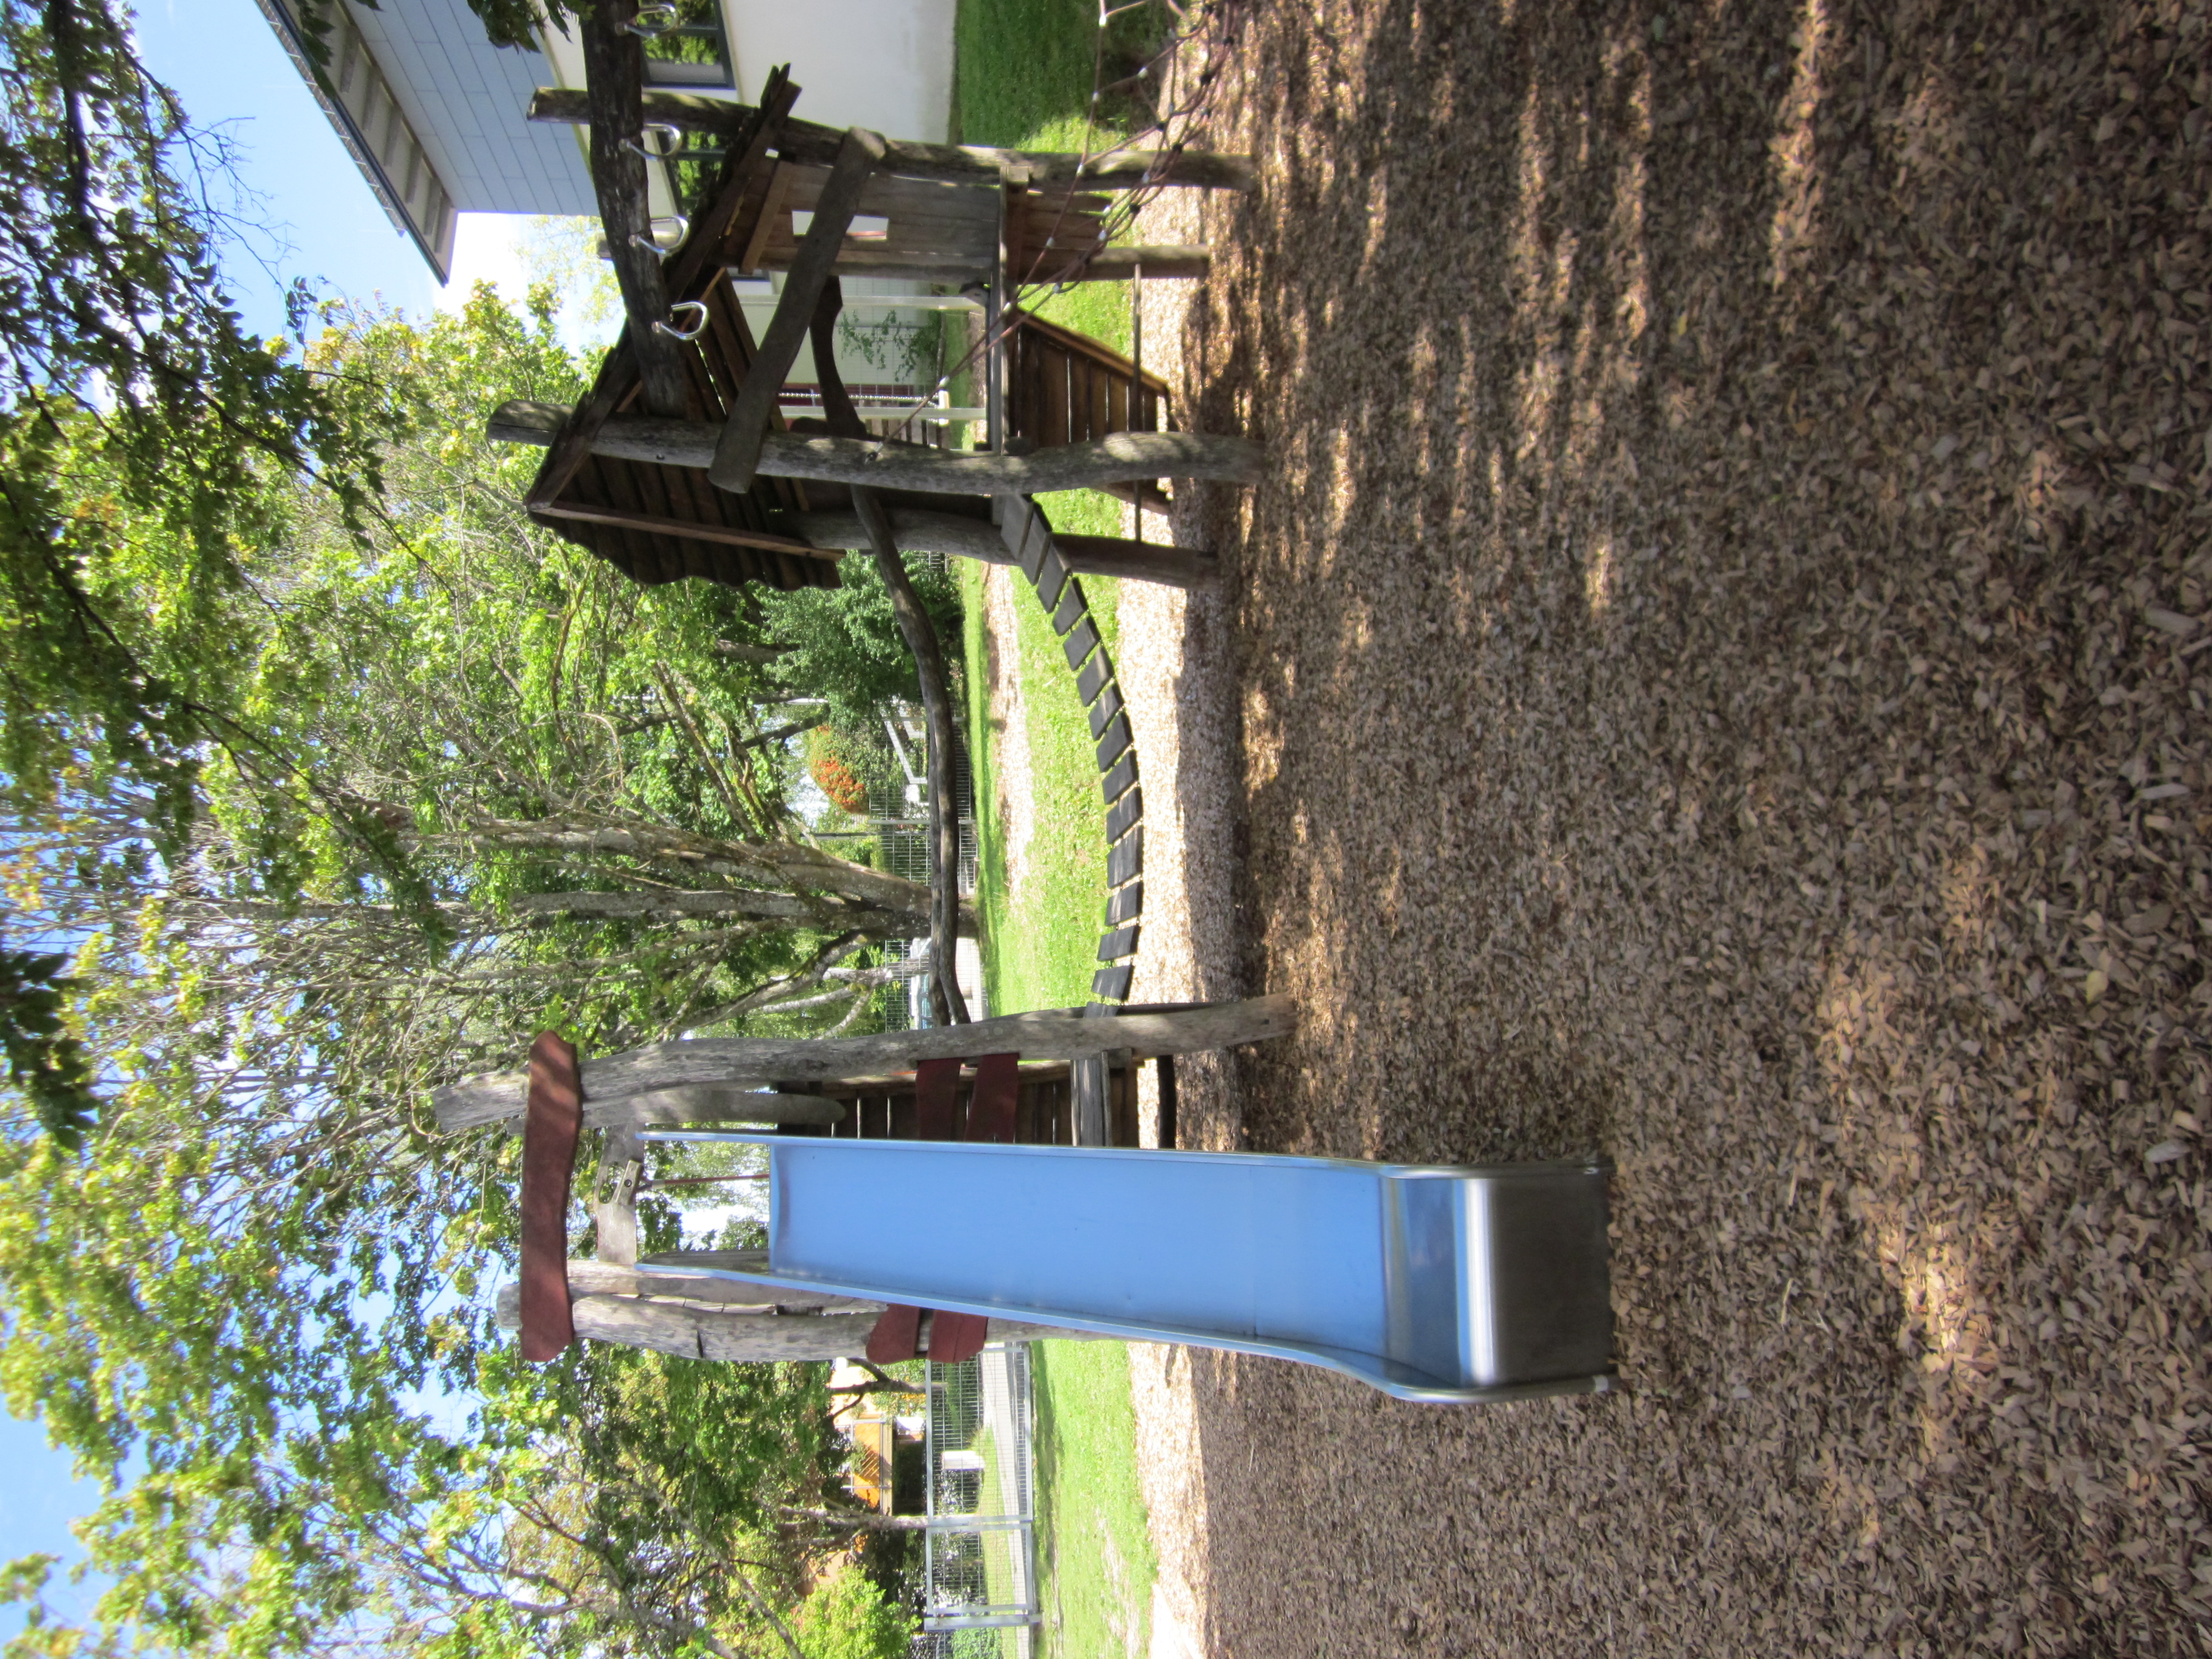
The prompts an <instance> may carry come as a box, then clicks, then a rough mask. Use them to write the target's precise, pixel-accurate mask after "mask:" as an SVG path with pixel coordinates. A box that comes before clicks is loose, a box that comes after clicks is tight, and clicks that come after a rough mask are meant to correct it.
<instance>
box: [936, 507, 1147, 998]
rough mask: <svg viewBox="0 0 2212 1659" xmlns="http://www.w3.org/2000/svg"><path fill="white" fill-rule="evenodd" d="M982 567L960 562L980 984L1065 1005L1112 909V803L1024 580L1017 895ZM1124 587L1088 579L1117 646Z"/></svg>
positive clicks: (1076, 991)
mask: <svg viewBox="0 0 2212 1659" xmlns="http://www.w3.org/2000/svg"><path fill="white" fill-rule="evenodd" d="M1044 507H1045V511H1046V512H1047V513H1048V514H1050V515H1051V517H1052V519H1053V520H1054V524H1055V525H1059V524H1062V523H1064V522H1065V521H1066V514H1065V513H1064V512H1063V510H1062V509H1063V507H1064V501H1063V498H1059V497H1053V496H1047V497H1045V498H1044ZM1015 580H1016V583H1017V592H1016V595H1015V615H1016V617H1017V619H1018V621H1017V630H1016V639H1015V642H1014V651H1015V656H1016V663H1015V671H1016V672H1017V674H1018V677H1019V682H1020V684H1021V688H1022V702H1023V708H1024V716H1025V724H1026V726H1027V727H1028V732H1027V741H1028V744H1029V763H1030V782H1031V803H1032V811H1033V812H1034V815H1035V827H1034V829H1033V830H1032V831H1031V834H1030V846H1029V859H1028V866H1027V870H1026V872H1025V878H1024V882H1023V884H1022V887H1021V890H1019V891H1015V890H1013V888H1012V884H1011V883H1010V881H1009V880H1008V878H1007V875H1006V826H1005V825H1004V824H1002V823H1000V822H999V821H998V817H997V815H996V813H995V811H994V810H993V803H995V802H996V801H997V799H998V781H997V779H998V761H999V757H998V755H997V754H996V753H995V752H994V747H995V745H996V744H999V743H1000V742H1002V741H1004V740H1005V738H1003V737H1002V735H1001V734H1000V733H999V732H994V731H993V730H992V729H991V726H990V709H989V704H988V696H989V684H988V682H989V676H988V674H987V673H986V672H985V671H984V657H983V651H984V646H983V567H982V566H981V565H978V564H974V563H971V562H963V563H962V565H961V568H960V584H961V599H962V602H963V608H964V610H965V612H966V617H965V621H964V623H963V627H964V629H965V643H966V648H967V653H968V661H969V664H970V665H972V666H971V668H970V671H969V674H968V676H967V687H968V730H969V733H970V741H969V755H970V757H971V759H972V762H973V764H974V767H975V799H976V801H977V803H978V805H979V806H980V807H981V812H980V814H979V816H980V817H981V820H982V821H981V823H980V824H979V825H978V828H977V838H978V848H977V850H978V855H979V865H980V870H979V874H978V880H977V892H976V896H975V902H976V908H977V911H978V913H979V915H980V916H981V922H982V929H983V945H984V949H983V981H984V985H985V987H986V994H987V997H988V998H989V1000H990V1006H991V1008H992V1011H993V1012H997V1013H1019V1012H1023V1011H1024V1010H1026V1009H1030V1008H1065V1007H1068V1006H1073V1005H1074V1004H1076V1003H1079V1002H1086V1001H1088V1000H1090V997H1091V972H1092V970H1093V969H1096V968H1097V962H1096V960H1095V957H1096V953H1097V945H1098V934H1099V931H1100V928H1101V927H1102V925H1103V921H1104V915H1105V907H1106V831H1105V818H1104V814H1105V803H1104V801H1103V799H1101V797H1100V795H1099V793H1098V763H1097V756H1096V755H1095V754H1094V752H1093V750H1092V748H1091V726H1090V723H1089V721H1088V720H1086V719H1085V716H1084V713H1083V705H1082V703H1081V702H1079V701H1078V700H1077V697H1076V693H1075V676H1074V675H1073V674H1071V673H1069V672H1068V671H1067V659H1066V657H1065V656H1064V655H1062V654H1061V652H1060V641H1059V638H1058V636H1057V635H1054V633H1053V631H1052V624H1051V622H1050V620H1049V619H1048V617H1046V616H1045V614H1044V610H1043V607H1042V606H1041V605H1038V604H1037V602H1036V595H1035V593H1034V592H1033V591H1031V590H1030V588H1029V586H1028V585H1027V584H1026V583H1024V582H1022V581H1021V580H1020V578H1019V577H1018V576H1017V577H1016V579H1015ZM1118 586H1119V585H1118V584H1117V583H1115V581H1113V580H1111V579H1109V578H1097V579H1091V578H1086V579H1085V580H1084V584H1083V589H1084V593H1085V597H1086V598H1088V599H1089V600H1090V602H1091V617H1092V620H1093V621H1095V622H1096V623H1097V625H1098V633H1099V637H1100V638H1101V639H1102V640H1103V641H1105V645H1106V648H1107V650H1108V651H1109V653H1111V652H1113V651H1114V650H1115V649H1116V648H1117V647H1118V646H1119V643H1120V633H1119V629H1118V628H1117V626H1116V618H1115V607H1116V599H1117V597H1118ZM977 738H980V739H981V740H980V741H977V740H976V739H977Z"/></svg>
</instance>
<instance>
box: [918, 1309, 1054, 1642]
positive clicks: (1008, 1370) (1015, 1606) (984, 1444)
mask: <svg viewBox="0 0 2212 1659" xmlns="http://www.w3.org/2000/svg"><path fill="white" fill-rule="evenodd" d="M1030 1426H1031V1425H1030V1362H1029V1349H1028V1347H1027V1346H1026V1345H1024V1344H1021V1343H993V1344H992V1345H991V1346H988V1347H987V1348H985V1349H984V1350H983V1352H981V1353H980V1354H978V1355H977V1356H976V1357H975V1358H973V1359H967V1360H962V1361H960V1362H959V1363H958V1364H950V1365H940V1364H934V1363H933V1364H931V1365H930V1367H929V1407H928V1431H927V1459H928V1462H927V1470H928V1481H929V1531H928V1534H927V1548H926V1552H925V1556H924V1570H923V1591H922V1596H923V1600H922V1630H923V1632H924V1639H925V1642H928V1641H935V1642H936V1645H933V1646H929V1647H927V1648H925V1647H924V1646H922V1645H920V1644H918V1645H917V1646H916V1648H915V1652H916V1653H922V1652H924V1651H927V1652H929V1653H931V1654H942V1655H945V1656H953V1655H957V1656H960V1659H982V1656H984V1655H993V1656H1006V1659H1018V1656H1020V1655H1024V1654H1026V1653H1027V1651H1028V1648H1029V1641H1028V1638H1029V1627H1030V1626H1031V1625H1032V1624H1033V1623H1035V1621H1036V1614H1037V1597H1036V1565H1035V1561H1034V1559H1033V1538H1032V1522H1033V1517H1034V1515H1035V1510H1034V1498H1033V1492H1032V1490H1031V1480H1032V1478H1033V1477H1032V1472H1031V1467H1030Z"/></svg>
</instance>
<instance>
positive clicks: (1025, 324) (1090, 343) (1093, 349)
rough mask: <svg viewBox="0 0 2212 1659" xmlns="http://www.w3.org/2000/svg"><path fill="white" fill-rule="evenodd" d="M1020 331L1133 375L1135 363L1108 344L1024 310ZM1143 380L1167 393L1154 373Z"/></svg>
mask: <svg viewBox="0 0 2212 1659" xmlns="http://www.w3.org/2000/svg"><path fill="white" fill-rule="evenodd" d="M1021 331H1022V332H1023V333H1024V334H1029V335H1035V336H1036V337H1038V338H1040V339H1044V340H1049V341H1051V342H1053V343H1054V344H1055V345H1057V346H1059V347H1060V349H1061V350H1063V351H1066V352H1068V353H1071V354H1073V356H1079V357H1084V358H1087V359H1088V360H1090V361H1091V362H1094V363H1101V364H1103V365H1104V366H1105V367H1106V368H1109V369H1110V370H1112V371H1113V372H1114V373H1115V374H1121V375H1126V376H1128V377H1130V378H1134V377H1135V375H1136V373H1137V366H1136V365H1135V364H1134V363H1133V362H1130V361H1129V360H1128V359H1127V357H1124V356H1122V355H1121V353H1120V352H1118V351H1116V350H1115V349H1113V348H1112V347H1111V346H1109V345H1106V344H1104V343H1102V342H1100V341H1097V340H1094V339H1092V338H1091V337H1090V336H1089V335H1087V334H1079V333H1077V332H1076V331H1074V330H1073V329H1067V328H1062V327H1061V326H1060V325H1059V324H1058V323H1054V322H1048V321H1047V320H1046V319H1043V318H1042V317H1036V316H1032V315H1030V314H1029V313H1026V312H1024V313H1023V315H1022V323H1021ZM1144 380H1145V384H1146V386H1150V387H1151V388H1152V390H1153V391H1154V392H1158V393H1159V394H1160V395H1161V396H1163V397H1164V396H1166V395H1167V391H1168V383H1167V382H1166V381H1165V380H1162V379H1161V378H1160V377H1159V376H1158V375H1157V374H1146V376H1145V377H1144Z"/></svg>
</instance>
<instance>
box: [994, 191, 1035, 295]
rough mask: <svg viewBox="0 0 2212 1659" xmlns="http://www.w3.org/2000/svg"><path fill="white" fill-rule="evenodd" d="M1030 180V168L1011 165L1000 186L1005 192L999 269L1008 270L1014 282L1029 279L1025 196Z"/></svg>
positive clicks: (1027, 219)
mask: <svg viewBox="0 0 2212 1659" xmlns="http://www.w3.org/2000/svg"><path fill="white" fill-rule="evenodd" d="M1029 181H1030V170H1029V169H1028V168H1027V167H1008V168H1007V169H1006V172H1005V173H1004V174H1003V175H1002V176H1001V180H1000V185H999V188H1000V191H1003V192H1004V202H1003V204H1002V207H1001V210H1000V215H999V227H1000V230H999V234H1000V246H999V268H1000V270H1003V271H1005V272H1006V280H1007V281H1008V282H1010V283H1024V282H1027V281H1028V280H1029V248H1028V242H1029V229H1028V227H1029V212H1028V205H1027V204H1026V203H1024V200H1023V199H1022V198H1023V194H1024V191H1027V189H1028V188H1029Z"/></svg>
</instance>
